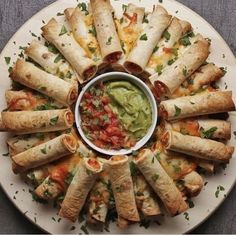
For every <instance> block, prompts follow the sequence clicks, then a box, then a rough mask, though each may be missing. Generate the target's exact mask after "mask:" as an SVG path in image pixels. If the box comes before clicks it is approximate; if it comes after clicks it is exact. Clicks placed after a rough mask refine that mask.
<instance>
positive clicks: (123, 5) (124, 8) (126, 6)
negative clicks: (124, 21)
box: [122, 4, 128, 12]
mask: <svg viewBox="0 0 236 236" xmlns="http://www.w3.org/2000/svg"><path fill="white" fill-rule="evenodd" d="M127 9H128V5H126V4H122V10H123V12H126V11H127Z"/></svg>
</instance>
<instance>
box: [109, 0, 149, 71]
mask: <svg viewBox="0 0 236 236" xmlns="http://www.w3.org/2000/svg"><path fill="white" fill-rule="evenodd" d="M144 14H145V8H143V7H138V6H136V5H134V4H133V3H129V4H128V5H127V8H126V9H125V11H124V12H123V15H122V17H121V18H120V19H119V20H118V19H116V20H115V23H116V27H117V32H118V35H119V38H120V42H121V47H122V50H123V52H124V54H123V56H122V58H121V59H120V60H119V61H118V62H117V63H116V64H112V68H113V70H115V71H123V72H125V68H124V61H125V59H126V58H127V56H128V55H129V53H130V51H131V50H132V48H133V46H134V44H135V42H136V40H137V39H138V37H139V35H140V33H141V31H142V29H143V19H144Z"/></svg>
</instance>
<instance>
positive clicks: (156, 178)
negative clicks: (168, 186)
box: [152, 174, 159, 182]
mask: <svg viewBox="0 0 236 236" xmlns="http://www.w3.org/2000/svg"><path fill="white" fill-rule="evenodd" d="M158 179H159V175H158V174H154V175H153V176H152V181H153V182H156V181H157V180H158Z"/></svg>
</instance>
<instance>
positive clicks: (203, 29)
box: [0, 0, 236, 234]
mask: <svg viewBox="0 0 236 236" xmlns="http://www.w3.org/2000/svg"><path fill="white" fill-rule="evenodd" d="M127 2H128V1H126V0H114V1H113V2H112V4H113V6H114V8H115V9H116V11H118V12H120V13H121V5H122V4H123V3H124V4H127ZM130 2H131V1H130ZM156 2H157V1H155V3H156ZM132 3H134V4H137V5H140V6H144V7H146V8H148V9H150V10H151V9H152V5H153V4H154V1H152V0H132ZM76 4H78V2H77V1H76V0H59V1H57V2H55V3H53V4H52V5H50V6H48V7H46V8H45V9H43V10H42V11H40V12H39V13H38V14H36V15H35V16H33V17H32V18H31V19H30V20H29V21H28V22H27V23H26V24H24V25H23V26H22V27H21V29H20V30H18V32H17V33H16V34H15V35H14V36H13V37H12V39H11V40H10V41H9V43H8V44H7V45H6V47H5V48H4V50H3V51H2V54H1V55H0V68H1V87H0V107H1V109H4V108H6V104H5V98H4V93H5V90H6V89H9V87H10V79H8V68H7V66H6V63H5V60H4V57H8V56H10V57H11V63H12V62H13V61H15V59H16V57H17V55H18V53H19V52H20V51H19V46H26V45H27V43H28V42H30V41H31V40H32V39H33V38H34V37H33V36H32V35H31V33H30V31H31V32H33V33H34V34H37V35H40V27H41V26H42V25H43V23H42V20H44V21H45V22H47V21H48V20H49V19H50V18H51V17H53V16H55V15H56V14H57V12H63V10H64V9H65V8H67V7H74V6H75V5H76ZM162 4H163V6H164V7H165V8H166V9H167V10H168V11H169V12H170V13H171V14H173V15H175V16H177V17H179V18H181V19H184V20H187V21H189V22H191V24H192V25H193V27H194V29H195V30H196V31H198V32H199V33H202V34H203V35H204V36H205V37H208V38H211V39H212V46H211V51H212V53H211V55H210V57H209V59H208V61H212V62H214V63H215V64H216V65H218V66H224V67H227V70H228V73H227V74H226V76H225V77H224V78H223V79H222V80H221V82H220V85H221V88H222V89H225V88H226V87H228V89H231V90H234V95H235V94H236V84H235V83H234V82H233V81H232V79H233V78H234V77H235V73H234V71H236V60H235V57H234V55H233V53H232V52H231V50H230V49H229V47H228V46H227V44H226V43H225V41H224V40H223V39H222V38H221V36H220V35H219V34H218V33H217V32H216V31H215V30H214V29H213V28H212V27H211V26H210V25H209V24H208V23H207V22H206V21H205V20H204V19H202V18H201V17H200V16H199V15H197V14H196V13H194V12H193V11H192V10H190V9H188V8H187V7H185V6H183V5H182V4H180V3H178V2H176V1H174V0H163V3H162ZM57 18H58V19H60V20H62V21H63V20H64V17H63V16H61V17H57ZM14 42H15V43H14ZM14 53H15V55H14ZM226 84H227V86H226ZM234 100H235V99H234ZM235 116H236V115H235V114H234V113H231V116H230V120H231V122H232V131H234V130H236V117H235ZM7 136H8V135H7V134H1V136H0V153H2V154H4V153H6V152H7V148H6V144H5V140H6V138H7ZM230 143H231V145H235V144H236V140H235V138H234V135H232V139H231V141H230ZM235 169H236V155H234V157H233V158H232V160H231V161H230V165H228V167H227V168H226V169H225V170H222V171H221V172H220V173H217V174H216V175H214V176H211V177H207V178H205V181H206V182H208V183H207V185H206V186H205V187H204V189H203V191H202V192H201V194H200V195H199V196H198V197H197V198H194V199H193V202H194V205H195V207H194V208H191V209H189V210H188V214H189V220H187V219H185V218H187V217H186V215H184V214H181V215H179V216H177V217H174V218H169V217H161V218H160V220H159V222H160V223H161V225H157V224H153V225H152V226H150V227H149V228H148V229H145V228H144V227H139V225H137V224H136V225H132V226H130V227H129V228H128V229H126V230H125V231H122V230H120V229H118V228H117V227H116V225H115V224H112V225H111V226H110V233H121V234H122V233H126V234H129V233H135V234H137V233H138V234H167V233H168V234H181V233H186V232H188V231H190V230H192V229H193V228H195V227H196V226H198V225H199V224H200V223H202V222H203V221H204V220H206V219H207V218H208V217H209V216H210V215H211V214H212V213H213V211H214V210H216V208H217V207H218V206H219V205H220V204H221V203H222V201H223V200H224V199H225V196H227V195H228V194H229V192H230V190H231V189H232V187H233V185H234V183H235V179H236V174H235V173H236V172H235ZM0 181H1V185H2V187H3V189H4V190H5V192H6V194H7V195H8V197H9V198H10V199H11V200H12V202H13V203H14V205H15V206H16V207H17V208H18V209H19V210H20V211H21V212H22V213H24V214H25V216H26V217H28V218H29V219H30V220H31V221H32V222H35V224H37V225H38V226H39V227H41V228H42V229H43V230H45V231H47V232H49V233H52V234H70V233H75V234H78V233H83V231H82V230H81V229H80V227H81V224H79V223H75V224H72V223H69V222H68V221H66V220H61V221H60V222H58V219H59V217H58V216H57V214H56V213H57V211H56V209H54V208H53V207H48V206H45V205H41V204H38V203H36V202H33V201H32V198H31V194H29V192H28V189H29V187H28V186H27V185H26V184H25V183H24V182H23V181H22V180H21V179H20V178H19V176H17V175H14V174H13V172H12V171H11V164H10V161H9V158H8V157H5V156H2V157H1V158H0ZM219 185H221V186H223V187H224V189H225V190H224V191H222V192H220V194H219V197H218V198H216V197H215V192H216V190H217V186H219ZM72 226H74V227H73V228H71V227H72ZM71 229H74V230H71ZM89 232H90V233H93V234H94V233H97V234H98V233H100V232H99V231H94V230H92V229H89ZM103 233H107V232H106V231H105V232H103Z"/></svg>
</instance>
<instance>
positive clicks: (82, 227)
mask: <svg viewBox="0 0 236 236" xmlns="http://www.w3.org/2000/svg"><path fill="white" fill-rule="evenodd" d="M80 229H81V230H82V231H83V232H84V234H89V231H88V229H87V225H86V224H84V225H82V226H81V227H80Z"/></svg>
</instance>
